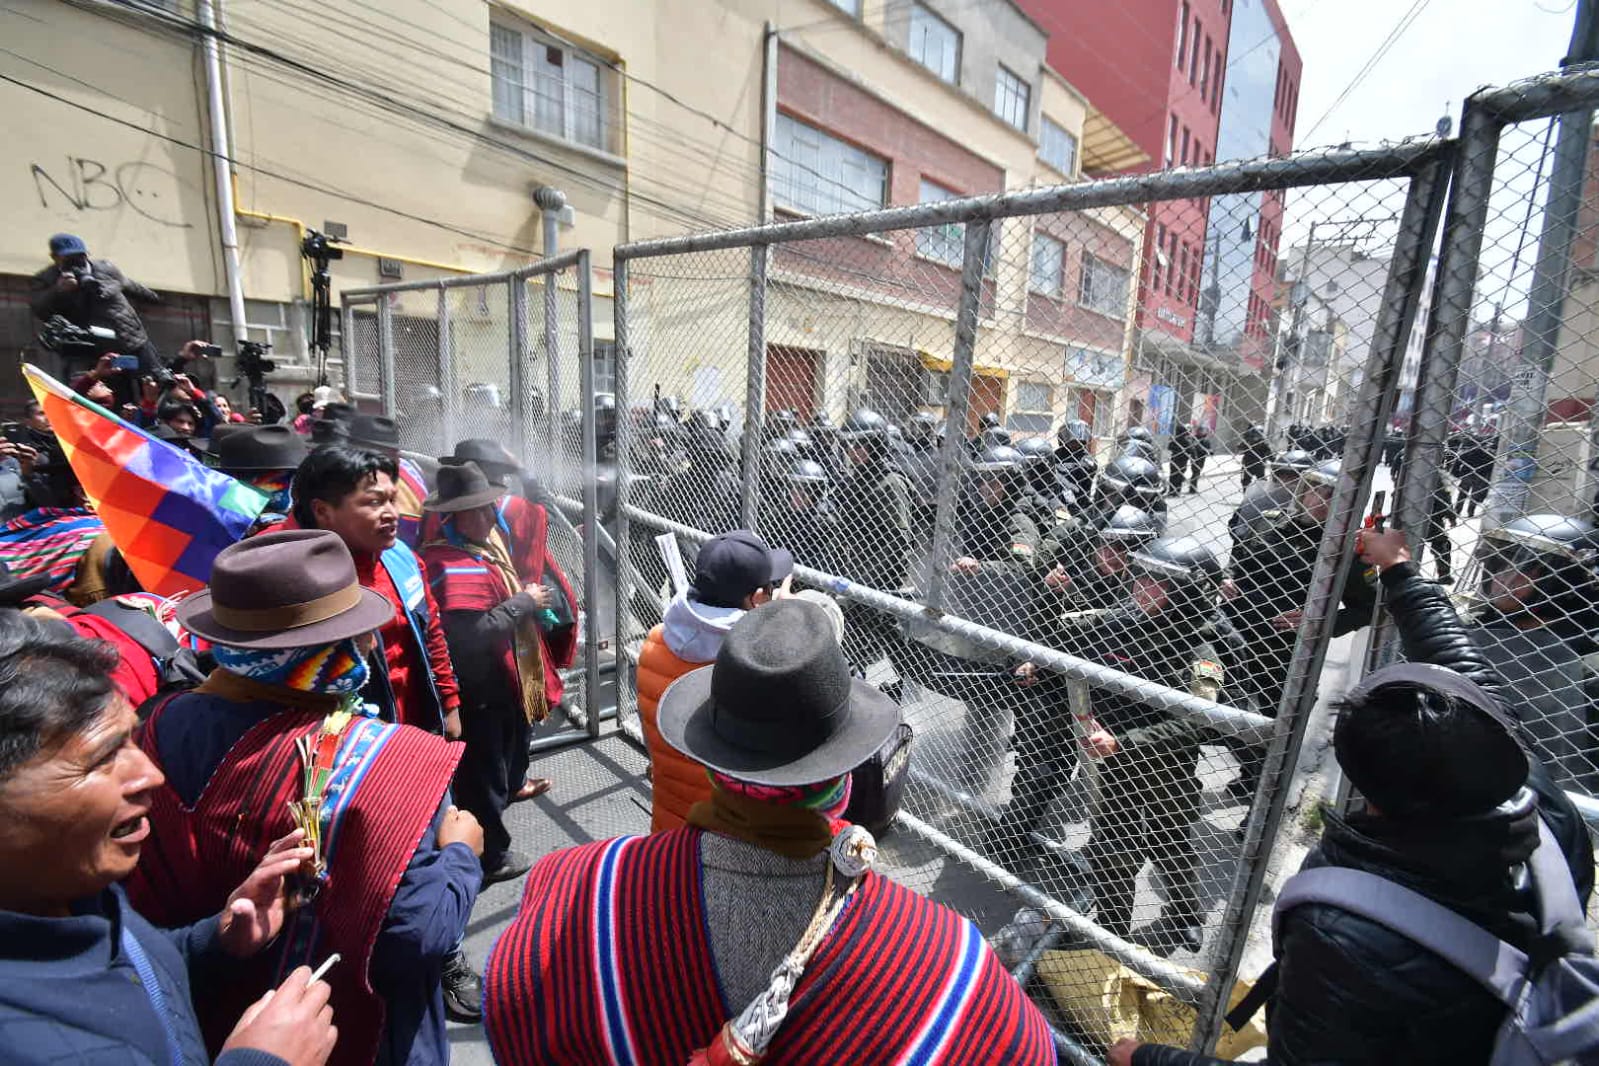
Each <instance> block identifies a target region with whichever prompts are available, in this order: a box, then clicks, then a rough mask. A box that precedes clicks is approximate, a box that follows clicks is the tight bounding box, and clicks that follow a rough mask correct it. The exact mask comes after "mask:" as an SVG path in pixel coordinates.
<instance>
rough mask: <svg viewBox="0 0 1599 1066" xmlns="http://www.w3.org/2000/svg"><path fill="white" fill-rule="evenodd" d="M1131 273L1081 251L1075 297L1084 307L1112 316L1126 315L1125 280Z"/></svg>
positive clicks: (1120, 316)
mask: <svg viewBox="0 0 1599 1066" xmlns="http://www.w3.org/2000/svg"><path fill="white" fill-rule="evenodd" d="M1130 277H1131V275H1130V274H1129V273H1128V271H1127V270H1126V269H1124V268H1122V267H1119V266H1114V265H1112V264H1110V263H1107V262H1105V261H1104V260H1103V259H1099V258H1097V257H1095V256H1092V255H1089V254H1088V253H1087V252H1084V253H1083V279H1082V285H1081V287H1080V289H1079V291H1078V294H1077V299H1078V302H1080V303H1081V304H1082V305H1083V306H1084V307H1086V308H1089V309H1090V310H1093V311H1098V312H1099V313H1100V314H1102V315H1110V316H1111V317H1112V318H1125V317H1127V282H1128V280H1129V278H1130Z"/></svg>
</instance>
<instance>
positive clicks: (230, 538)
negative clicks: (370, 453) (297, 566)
mask: <svg viewBox="0 0 1599 1066" xmlns="http://www.w3.org/2000/svg"><path fill="white" fill-rule="evenodd" d="M22 373H23V374H24V375H25V376H26V377H27V379H28V385H29V387H30V388H32V389H33V394H34V396H36V397H38V400H39V403H40V404H42V405H43V407H44V412H45V414H46V415H48V416H49V418H50V425H51V426H52V427H53V428H54V429H55V434H56V440H57V441H58V442H59V443H60V445H61V450H62V451H63V452H65V453H66V456H67V462H68V463H70V464H71V465H72V470H73V472H74V473H75V474H77V475H78V481H79V482H80V483H81V484H82V485H83V490H84V493H85V494H86V495H87V496H88V497H89V502H90V504H91V505H92V506H93V507H94V509H95V512H96V514H98V515H99V517H100V521H102V522H104V523H105V527H106V532H108V533H110V534H111V539H112V540H114V541H116V544H117V547H118V549H120V550H121V552H122V557H123V558H124V559H125V560H127V563H128V566H129V568H130V569H131V570H132V571H133V576H134V577H136V578H138V579H139V584H141V585H143V586H144V587H145V589H146V590H147V591H150V592H154V593H157V594H159V595H162V596H176V595H177V594H178V593H180V592H193V591H195V590H196V589H201V588H204V587H205V585H206V583H207V582H208V581H210V580H211V563H212V561H213V560H215V559H216V557H217V553H218V552H220V551H221V550H222V549H223V548H226V547H227V546H228V545H229V544H232V543H234V542H235V541H238V540H242V539H243V538H244V535H245V533H246V532H247V531H248V530H249V528H250V525H251V523H252V522H254V521H255V519H256V516H257V515H259V514H260V513H261V511H262V509H263V508H265V507H266V504H267V497H266V495H265V494H264V493H261V492H257V491H256V490H255V489H253V488H251V487H249V486H248V485H244V484H241V483H240V482H238V481H235V480H234V479H233V478H231V477H229V476H228V475H226V474H223V473H221V472H219V471H216V470H212V469H211V468H210V467H208V466H206V465H204V464H203V463H201V462H200V461H199V460H197V459H195V458H194V457H193V456H191V455H190V454H189V453H188V452H186V451H183V450H182V449H180V448H177V447H175V446H173V445H171V444H168V443H167V442H166V441H162V440H157V439H156V438H154V437H152V436H151V435H150V434H148V433H146V432H145V431H144V430H142V429H139V428H137V427H136V426H132V425H129V424H128V423H127V422H124V421H123V420H122V419H120V418H118V417H117V416H116V415H114V414H112V413H111V412H110V411H107V410H106V409H105V408H103V407H101V406H100V405H99V404H96V403H94V402H92V401H90V400H87V399H85V398H84V397H82V396H79V395H78V394H77V393H75V392H73V391H72V390H71V389H69V388H67V387H66V386H65V385H63V384H61V382H59V381H57V380H56V379H55V378H53V377H51V376H50V375H49V374H46V373H44V372H43V371H42V370H40V369H39V368H38V367H35V366H30V365H29V364H27V363H24V364H23V365H22Z"/></svg>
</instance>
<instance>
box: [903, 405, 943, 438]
mask: <svg viewBox="0 0 1599 1066" xmlns="http://www.w3.org/2000/svg"><path fill="white" fill-rule="evenodd" d="M937 435H938V416H937V415H935V414H933V412H931V411H917V412H916V413H915V414H914V415H911V417H910V420H909V421H908V422H906V423H905V436H907V437H909V438H911V439H913V440H931V439H932V438H934V437H936V436H937Z"/></svg>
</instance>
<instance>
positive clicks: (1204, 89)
mask: <svg viewBox="0 0 1599 1066" xmlns="http://www.w3.org/2000/svg"><path fill="white" fill-rule="evenodd" d="M1209 94H1210V38H1209V37H1206V38H1205V66H1204V69H1203V71H1202V72H1201V73H1200V75H1199V98H1200V100H1205V99H1206V98H1207V97H1208V96H1209Z"/></svg>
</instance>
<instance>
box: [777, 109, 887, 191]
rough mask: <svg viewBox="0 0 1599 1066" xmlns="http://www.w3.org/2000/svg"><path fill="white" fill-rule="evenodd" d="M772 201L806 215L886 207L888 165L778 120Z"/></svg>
mask: <svg viewBox="0 0 1599 1066" xmlns="http://www.w3.org/2000/svg"><path fill="white" fill-rule="evenodd" d="M776 133H777V136H776V138H775V139H774V143H773V146H772V197H773V199H775V200H776V201H777V202H778V203H780V204H782V205H783V206H784V207H786V208H788V209H790V210H792V211H798V212H799V213H801V214H805V215H830V214H835V213H838V212H842V211H869V210H871V209H872V208H876V207H882V206H883V203H884V201H885V198H886V194H885V190H886V189H887V187H888V161H887V160H884V159H880V158H878V157H877V156H874V155H871V154H870V153H868V152H863V151H861V150H860V149H859V148H856V147H855V146H854V145H853V144H849V143H847V142H845V141H841V140H839V139H838V138H837V137H833V136H830V135H829V134H826V133H823V132H822V131H821V130H819V129H817V128H816V127H815V126H809V125H806V124H805V123H803V122H801V121H800V120H799V119H797V118H793V117H791V116H789V115H782V114H780V115H778V116H777V130H776Z"/></svg>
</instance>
